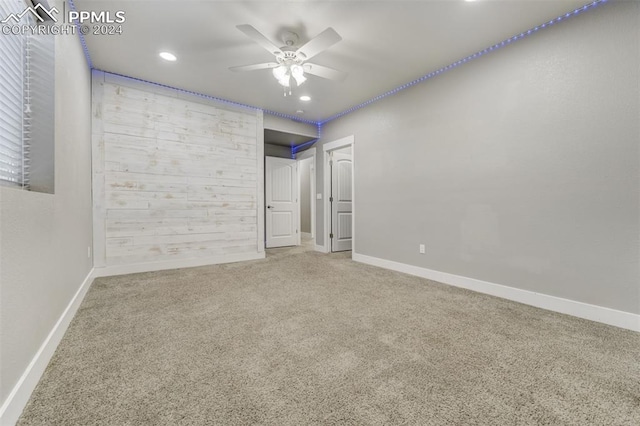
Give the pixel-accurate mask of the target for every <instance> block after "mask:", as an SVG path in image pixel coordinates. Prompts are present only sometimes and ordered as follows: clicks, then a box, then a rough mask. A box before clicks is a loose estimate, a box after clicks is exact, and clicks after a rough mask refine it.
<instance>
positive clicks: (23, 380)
mask: <svg viewBox="0 0 640 426" xmlns="http://www.w3.org/2000/svg"><path fill="white" fill-rule="evenodd" d="M94 278H95V275H94V269H91V271H89V274H88V275H87V277H86V278H85V279H84V281H83V282H82V284H81V285H80V288H78V291H76V294H74V295H73V298H71V301H70V302H69V304H68V305H67V307H66V309H65V310H64V312H62V315H61V316H60V318H59V319H58V321H57V322H56V324H55V325H54V326H53V329H51V332H50V333H49V335H48V336H47V338H46V339H45V340H44V342H43V343H42V345H41V346H40V349H38V352H36V354H35V356H34V357H33V359H32V360H31V362H30V363H29V365H28V366H27V368H26V369H25V371H24V373H22V376H20V379H19V380H18V383H16V385H15V386H14V387H13V389H12V390H11V393H10V394H9V396H8V397H7V399H6V400H5V401H4V403H3V404H2V407H0V425H2V426H10V425H14V424H15V423H16V422H17V421H18V418H20V414H22V410H24V407H25V406H26V405H27V402H29V398H30V397H31V393H32V392H33V390H34V389H35V388H36V385H37V384H38V382H39V381H40V378H41V377H42V374H43V373H44V370H45V369H46V368H47V365H48V364H49V361H50V360H51V357H52V356H53V354H54V352H55V351H56V348H57V347H58V344H59V343H60V341H61V340H62V337H63V336H64V333H65V332H66V331H67V328H68V327H69V324H70V323H71V320H72V319H73V317H74V315H75V314H76V312H77V310H78V308H79V307H80V303H82V300H83V299H84V296H85V295H86V294H87V291H88V290H89V287H91V283H93V279H94Z"/></svg>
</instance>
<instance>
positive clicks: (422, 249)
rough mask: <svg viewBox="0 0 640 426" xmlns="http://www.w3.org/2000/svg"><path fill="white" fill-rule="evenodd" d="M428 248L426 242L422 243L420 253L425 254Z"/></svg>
mask: <svg viewBox="0 0 640 426" xmlns="http://www.w3.org/2000/svg"><path fill="white" fill-rule="evenodd" d="M425 253H426V250H425V248H424V244H420V254H425Z"/></svg>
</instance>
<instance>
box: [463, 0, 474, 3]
mask: <svg viewBox="0 0 640 426" xmlns="http://www.w3.org/2000/svg"><path fill="white" fill-rule="evenodd" d="M464 1H466V2H469V3H470V2H472V1H476V0H464Z"/></svg>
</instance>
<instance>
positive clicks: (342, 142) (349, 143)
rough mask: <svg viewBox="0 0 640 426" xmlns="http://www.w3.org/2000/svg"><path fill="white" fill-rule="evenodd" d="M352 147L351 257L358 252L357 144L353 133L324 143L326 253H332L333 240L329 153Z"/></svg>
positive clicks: (324, 248) (324, 250)
mask: <svg viewBox="0 0 640 426" xmlns="http://www.w3.org/2000/svg"><path fill="white" fill-rule="evenodd" d="M346 147H351V161H352V163H351V257H352V258H353V254H354V253H355V252H356V227H355V219H356V191H355V188H356V179H355V177H356V173H355V168H356V161H355V159H356V144H355V138H354V136H353V135H351V136H347V137H344V138H342V139H338V140H335V141H332V142H327V143H326V144H324V145H322V151H323V152H324V155H323V160H324V161H323V167H322V174H323V177H324V179H323V181H324V182H323V191H322V193H323V194H324V231H323V233H324V246H323V252H324V253H331V241H330V238H329V234H330V233H331V229H330V228H331V226H330V223H331V203H330V202H329V195H330V193H331V190H330V189H329V188H331V167H330V166H329V154H330V153H331V151H335V150H336V149H340V148H346Z"/></svg>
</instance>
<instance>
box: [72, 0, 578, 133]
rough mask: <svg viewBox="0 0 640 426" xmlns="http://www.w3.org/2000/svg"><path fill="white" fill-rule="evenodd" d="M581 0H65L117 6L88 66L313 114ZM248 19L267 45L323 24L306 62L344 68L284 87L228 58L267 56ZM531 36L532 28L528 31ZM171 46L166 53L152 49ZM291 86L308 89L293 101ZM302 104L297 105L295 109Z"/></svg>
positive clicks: (337, 108) (311, 32)
mask: <svg viewBox="0 0 640 426" xmlns="http://www.w3.org/2000/svg"><path fill="white" fill-rule="evenodd" d="M586 3H587V0H554V1H550V0H534V1H531V0H492V1H491V0H477V1H475V2H466V1H464V0H440V1H432V0H430V1H427V0H423V1H416V0H414V1H364V0H361V1H355V0H352V1H337V0H334V1H311V0H308V1H303V0H299V1H291V0H289V1H252V2H244V1H215V0H209V1H204V0H173V1H171V0H154V1H152V0H128V1H127V0H114V1H108V0H75V5H76V8H77V9H78V10H94V11H99V10H110V11H118V10H122V11H124V12H125V13H126V22H125V23H124V24H122V29H123V34H122V35H110V36H104V35H100V36H96V35H88V36H86V42H87V46H88V49H89V52H90V55H91V60H92V62H93V66H94V67H95V68H97V69H100V70H104V71H110V72H114V73H118V74H124V75H127V76H131V77H136V78H140V79H144V80H149V81H153V82H157V83H162V84H167V85H170V86H173V87H178V88H182V89H186V90H191V91H195V92H199V93H203V94H207V95H211V96H215V97H219V98H223V99H228V100H231V101H234V102H239V103H243V104H248V105H252V106H256V107H260V108H265V109H268V110H272V111H277V112H279V113H283V114H290V115H293V116H298V117H300V118H302V119H305V120H311V121H319V120H322V119H325V118H327V117H329V116H331V115H333V114H336V113H339V112H341V111H344V110H346V109H348V108H349V107H351V106H354V105H357V104H359V103H361V102H363V101H366V100H368V99H371V98H373V97H375V96H377V95H379V94H382V93H384V92H386V91H388V90H389V89H392V88H394V87H397V86H399V85H402V84H404V83H407V82H409V81H411V80H413V79H415V78H417V77H420V76H422V75H424V74H427V73H429V72H431V71H434V70H437V69H438V68H440V67H442V66H444V65H448V64H450V63H452V62H455V61H457V60H459V59H461V58H463V57H465V56H467V55H469V54H471V53H474V52H476V51H479V50H482V49H484V48H486V47H489V46H491V45H493V44H495V43H497V42H500V41H502V40H504V39H506V38H509V37H511V36H513V35H515V34H519V33H520V32H522V31H524V30H527V29H529V28H532V27H535V26H536V25H538V24H541V23H543V22H546V21H549V20H550V19H553V18H555V17H557V16H559V15H561V14H564V13H566V12H569V11H572V10H574V9H576V8H578V7H580V6H582V5H584V4H586ZM239 24H250V25H253V26H254V27H255V28H256V29H258V30H259V31H261V32H262V33H263V34H265V35H266V36H267V37H269V38H270V39H271V40H273V41H274V42H275V43H276V44H277V45H281V44H282V43H279V42H278V41H279V40H280V37H279V34H281V33H282V32H283V31H285V30H292V31H294V32H296V33H297V34H298V35H299V36H300V43H301V44H302V43H304V42H306V41H308V40H309V39H311V38H313V37H315V36H316V35H317V34H319V33H320V32H322V31H323V30H324V29H325V28H327V27H333V28H334V29H335V30H336V31H337V32H338V33H339V34H340V35H341V36H342V38H343V40H342V41H341V42H339V43H338V44H336V45H334V46H333V47H331V48H329V49H328V50H327V51H325V52H323V53H321V54H319V55H317V56H316V57H314V58H313V60H312V62H315V63H318V64H320V65H325V66H329V67H333V68H336V69H339V70H342V71H346V72H348V74H349V75H348V77H347V78H346V79H345V80H344V81H342V82H333V81H327V80H323V79H321V78H318V77H314V76H310V77H309V79H308V80H307V82H306V83H304V84H303V85H302V86H301V87H300V88H297V89H294V93H293V95H294V96H291V97H284V96H283V90H282V87H281V86H279V85H278V83H277V81H276V80H275V79H274V78H273V76H272V75H271V72H270V70H261V71H253V72H242V73H237V72H231V71H229V70H228V68H229V67H231V66H236V65H247V64H253V63H260V62H270V61H272V59H273V56H271V55H270V54H269V53H268V52H267V51H266V50H264V49H263V48H261V47H260V46H259V45H257V44H256V43H255V42H253V41H252V40H250V39H249V38H248V37H246V36H245V35H244V34H243V33H241V32H240V31H239V30H238V29H236V28H235V27H236V25H239ZM533 37H535V35H534V36H533ZM163 50H167V51H171V52H173V53H175V54H176V55H177V56H178V61H177V62H173V63H169V62H166V61H164V60H162V59H160V58H159V57H158V53H159V52H160V51H163ZM301 95H309V96H311V97H312V101H311V102H307V103H304V102H301V101H300V100H299V99H298V98H299V96H301ZM299 109H302V110H304V111H305V112H304V114H302V115H300V114H296V111H297V110H299Z"/></svg>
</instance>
